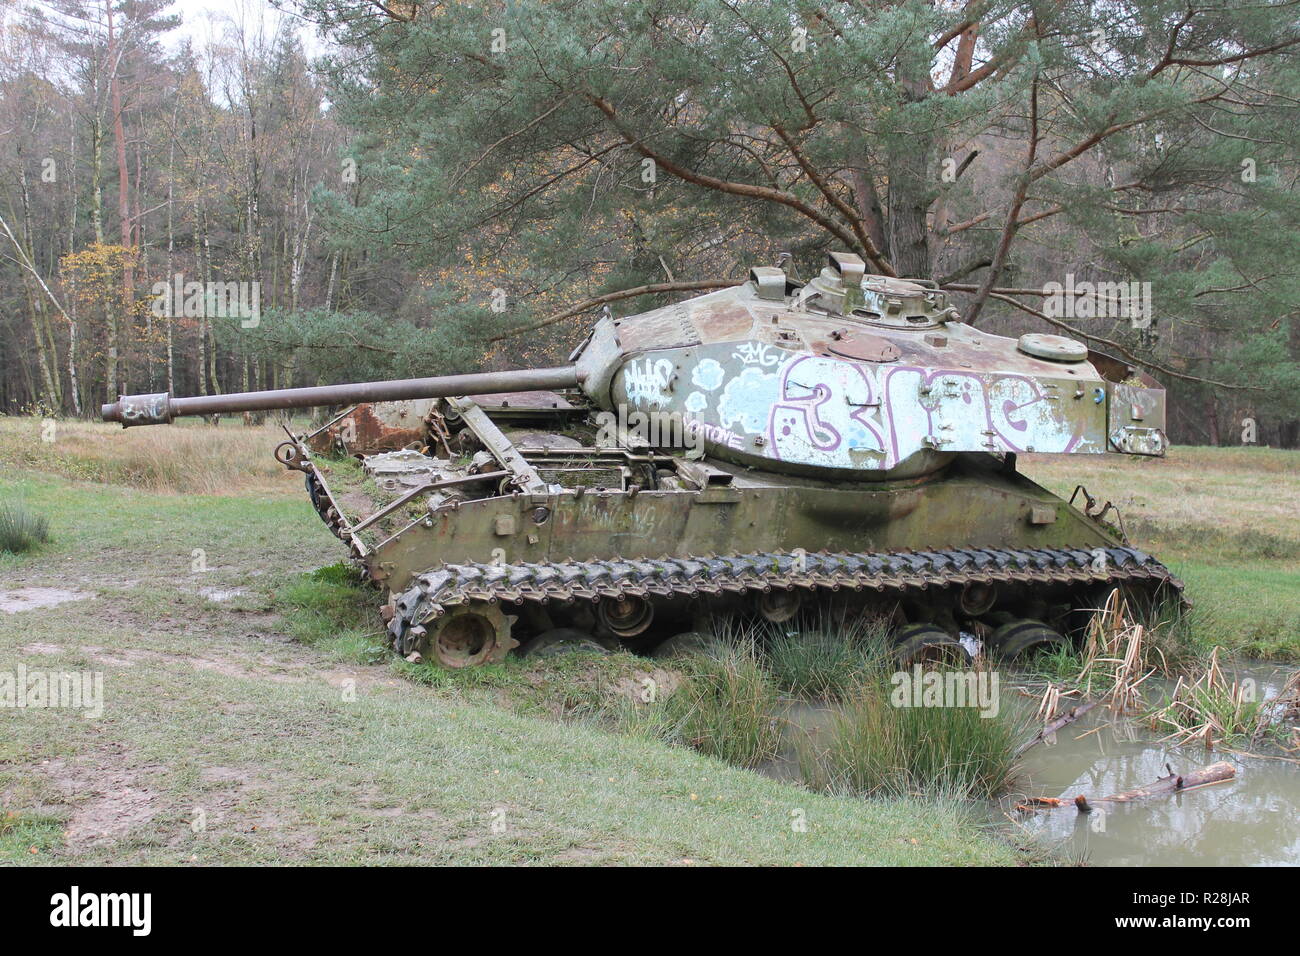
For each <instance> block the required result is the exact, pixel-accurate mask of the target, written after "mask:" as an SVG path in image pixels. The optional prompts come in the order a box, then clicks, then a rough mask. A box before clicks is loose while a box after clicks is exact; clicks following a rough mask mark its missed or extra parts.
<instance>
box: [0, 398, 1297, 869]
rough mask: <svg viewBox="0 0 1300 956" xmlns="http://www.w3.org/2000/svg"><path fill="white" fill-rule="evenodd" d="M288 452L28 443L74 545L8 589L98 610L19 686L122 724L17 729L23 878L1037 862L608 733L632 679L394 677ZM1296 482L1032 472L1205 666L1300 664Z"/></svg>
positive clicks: (170, 443) (136, 443)
mask: <svg viewBox="0 0 1300 956" xmlns="http://www.w3.org/2000/svg"><path fill="white" fill-rule="evenodd" d="M280 435H281V433H280V432H279V430H278V429H277V428H275V427H272V426H265V427H261V428H254V429H245V428H242V427H239V426H237V425H233V424H227V425H224V426H223V427H221V428H217V429H213V428H210V427H207V426H200V425H191V424H187V425H184V426H176V427H173V428H171V429H136V430H132V431H129V432H125V433H123V432H121V431H120V430H119V429H117V428H116V427H109V426H99V425H90V424H65V423H58V424H57V425H56V430H55V433H54V436H53V438H54V440H53V441H43V440H42V434H41V423H40V422H38V421H33V420H30V419H3V418H0V503H17V504H20V505H21V506H22V507H24V508H26V509H28V510H30V511H32V512H35V513H38V514H41V515H45V516H47V517H48V518H49V521H50V534H51V541H50V543H48V544H46V545H43V546H41V547H39V548H38V549H37V550H36V551H34V552H30V553H27V554H24V555H21V556H14V555H9V554H3V553H0V592H11V591H13V590H15V589H19V588H54V589H65V590H68V591H71V592H75V593H74V594H73V595H72V596H73V597H76V598H78V599H77V600H70V601H67V602H65V603H60V604H58V605H57V606H51V607H47V608H43V609H36V610H26V611H21V612H19V613H12V614H11V613H3V612H0V672H4V671H8V670H13V669H14V668H16V667H17V665H19V664H22V665H23V666H25V667H26V668H27V669H28V670H29V671H36V670H44V671H68V670H78V671H79V670H89V671H96V672H101V673H102V674H103V677H104V697H105V703H104V713H103V716H102V717H100V718H98V719H87V718H85V717H83V716H81V715H80V714H79V713H77V712H74V711H71V710H67V709H43V710H42V709H25V710H21V711H9V712H5V713H3V714H0V860H7V861H11V862H27V863H51V862H79V863H119V862H132V863H175V864H185V863H196V864H209V863H275V862H284V863H304V862H311V863H345V862H383V863H435V862H445V863H488V862H522V863H665V864H673V863H678V864H684V863H687V862H688V861H689V862H690V863H701V864H708V863H736V864H739V863H754V864H793V863H806V864H816V863H864V864H929V865H962V864H1013V863H1016V862H1023V861H1024V860H1026V859H1027V858H1028V857H1029V856H1031V855H1030V854H1026V853H1024V852H1021V851H1019V850H1017V849H1016V847H1015V846H1014V845H1013V844H1012V843H1011V842H1009V841H1008V840H1007V839H1005V838H1004V836H1003V835H1000V834H997V833H994V832H991V831H990V830H988V829H987V828H984V827H979V826H977V825H976V824H975V823H974V822H973V818H972V817H971V816H969V815H968V813H967V812H966V811H964V810H963V809H961V807H960V806H959V805H957V804H952V803H942V804H936V803H933V802H929V801H922V800H917V799H902V800H898V799H893V800H883V799H871V800H865V801H864V800H859V799H853V798H844V797H833V796H825V795H819V794H813V793H811V792H809V791H808V790H806V789H802V788H800V787H796V786H794V785H790V784H786V783H780V782H777V781H774V780H771V779H769V778H767V777H764V776H762V775H760V774H757V773H754V772H750V771H744V770H739V769H736V768H734V767H731V766H729V765H727V764H725V763H723V762H721V761H719V760H715V759H711V758H709V757H705V756H702V755H700V754H697V753H693V752H691V751H689V750H686V749H684V748H678V747H670V746H667V745H665V744H662V743H660V742H657V741H655V740H653V739H644V738H642V737H629V736H626V735H619V734H615V733H612V732H610V731H608V730H605V729H602V727H601V726H600V725H599V724H598V723H597V722H595V721H591V720H585V719H583V717H584V708H587V707H589V706H591V705H592V704H593V701H594V700H595V699H596V698H598V697H599V696H600V695H602V694H607V693H609V692H610V688H611V687H616V685H617V684H618V682H619V680H620V679H622V678H624V677H626V676H627V674H629V673H632V672H633V670H632V669H633V668H635V667H636V666H638V665H637V663H636V662H635V661H634V660H632V659H630V658H625V657H623V656H618V657H615V658H610V659H608V660H606V661H604V662H602V663H600V664H599V665H594V664H593V665H591V666H590V667H587V668H585V669H580V672H566V671H565V668H566V667H570V668H571V667H573V665H568V664H565V663H563V662H560V663H558V664H553V665H550V668H551V669H549V670H548V669H546V668H542V669H540V670H538V669H535V668H530V667H504V668H499V669H491V671H490V672H488V673H484V674H482V676H481V677H460V676H458V677H457V679H454V680H451V679H443V678H440V677H439V676H438V674H436V673H433V672H429V671H427V670H426V671H422V672H420V673H414V672H413V668H412V667H411V665H408V664H406V663H405V662H400V661H394V660H392V659H391V658H390V657H389V656H388V655H387V654H386V652H384V651H383V649H382V647H381V644H380V638H379V635H378V633H377V628H378V623H377V620H376V619H373V618H369V617H368V616H367V615H366V614H365V613H364V612H363V610H361V609H360V608H359V607H358V606H357V602H356V601H355V600H353V599H352V598H348V597H347V596H346V595H344V596H343V597H342V598H340V594H341V593H342V592H341V591H340V589H339V588H337V587H334V586H331V585H330V584H329V582H328V581H322V580H319V579H318V578H316V577H313V576H311V575H307V574H305V572H308V571H310V570H311V569H314V568H319V567H322V566H325V565H331V564H333V563H335V562H336V561H338V560H339V558H340V557H341V553H340V548H339V546H338V543H337V541H335V539H334V538H333V537H332V536H331V535H329V533H328V532H327V531H326V530H325V528H324V527H323V526H322V525H321V524H320V522H319V521H318V520H317V519H316V517H315V515H314V513H313V512H312V510H311V508H310V506H309V505H308V503H307V501H306V498H305V495H303V494H302V491H301V483H300V481H299V480H298V479H297V476H295V475H293V474H291V473H289V474H286V473H285V472H284V471H283V469H281V468H280V466H278V465H276V464H275V463H274V462H273V461H272V460H271V457H270V451H271V449H272V448H273V447H274V445H275V444H276V442H277V441H278V440H279V437H280ZM1298 465H1300V455H1297V454H1296V453H1294V452H1272V451H1267V450H1255V449H1252V450H1245V451H1241V450H1216V449H1185V448H1175V449H1174V450H1173V452H1172V454H1171V456H1170V458H1169V459H1168V460H1165V461H1155V462H1150V461H1141V460H1127V459H1118V458H1106V459H1099V460H1094V461H1089V460H1087V459H1082V458H1075V459H1070V460H1069V461H1065V460H1053V459H1048V458H1042V457H1038V458H1034V457H1032V456H1030V457H1029V458H1027V459H1026V460H1025V461H1024V463H1023V468H1024V470H1025V471H1026V472H1028V473H1029V474H1030V475H1031V476H1032V477H1034V478H1036V479H1037V480H1039V481H1042V482H1044V483H1046V484H1047V485H1048V486H1049V487H1051V488H1053V490H1055V491H1058V492H1064V493H1065V494H1067V495H1068V494H1069V492H1070V491H1071V490H1072V488H1073V486H1074V484H1075V483H1078V482H1080V481H1082V482H1083V483H1084V484H1086V485H1087V486H1088V488H1089V490H1091V491H1092V492H1093V493H1094V494H1096V495H1098V496H1100V497H1103V498H1104V497H1110V498H1112V499H1113V500H1115V501H1116V503H1117V504H1119V505H1120V506H1121V508H1122V509H1123V511H1124V514H1125V519H1126V520H1127V521H1128V522H1129V524H1130V529H1131V530H1132V531H1133V532H1134V537H1135V539H1136V543H1138V544H1139V545H1140V546H1143V547H1147V548H1149V549H1150V550H1152V551H1154V552H1156V553H1158V554H1160V555H1161V556H1162V557H1165V558H1166V559H1167V560H1169V562H1170V563H1171V564H1172V565H1173V566H1174V567H1175V569H1176V570H1177V571H1178V572H1179V573H1180V574H1181V575H1183V576H1184V577H1185V578H1186V580H1187V582H1188V587H1189V590H1190V593H1191V595H1192V597H1193V600H1195V601H1196V602H1197V603H1198V606H1199V607H1200V608H1202V609H1203V610H1204V614H1205V617H1204V618H1202V619H1201V621H1200V623H1199V625H1198V630H1197V632H1196V633H1197V639H1198V640H1201V641H1211V640H1214V641H1218V642H1219V643H1222V644H1224V645H1226V646H1230V647H1232V648H1234V649H1236V650H1238V651H1243V652H1248V653H1269V654H1272V655H1274V656H1277V657H1285V658H1289V659H1297V658H1300V643H1298V641H1300V638H1298V637H1297V631H1298V630H1300V628H1298V627H1297V621H1300V584H1298V578H1297V571H1298V570H1300V562H1298V560H1297V550H1298V549H1300V529H1297V527H1296V522H1295V520H1294V515H1295V512H1296V505H1297V503H1300V468H1298V467H1297V466H1298ZM331 601H335V602H341V603H339V606H330V605H329V602H331ZM323 603H324V604H325V605H326V606H325V607H324V609H322V604H323ZM372 622H373V623H372ZM372 628H373V629H372ZM413 676H414V677H417V678H419V679H418V680H412V679H410V678H411V677H413ZM795 819H801V820H803V819H806V820H807V824H808V825H807V827H806V829H802V828H798V827H794V826H792V821H793V820H795Z"/></svg>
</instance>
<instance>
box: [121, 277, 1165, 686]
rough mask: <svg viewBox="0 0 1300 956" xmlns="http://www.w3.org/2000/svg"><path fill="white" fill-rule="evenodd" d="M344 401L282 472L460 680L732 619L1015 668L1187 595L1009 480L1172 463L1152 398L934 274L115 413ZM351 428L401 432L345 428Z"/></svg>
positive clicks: (1101, 519)
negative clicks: (435, 374) (972, 322)
mask: <svg viewBox="0 0 1300 956" xmlns="http://www.w3.org/2000/svg"><path fill="white" fill-rule="evenodd" d="M350 402H360V403H362V404H361V405H360V406H358V407H357V408H353V409H349V410H348V411H347V412H344V413H343V414H341V415H339V416H336V417H335V418H334V419H333V420H332V421H330V422H328V423H327V424H326V425H325V426H324V427H323V428H322V429H318V430H317V431H316V432H315V433H312V434H305V435H293V434H290V435H289V436H288V440H287V441H286V442H284V443H283V444H281V446H280V447H279V448H278V449H277V450H276V455H277V457H278V458H279V459H280V461H281V462H282V463H283V464H285V465H286V466H288V467H290V468H296V469H298V470H300V471H302V472H303V473H304V475H305V481H306V484H307V488H308V492H309V495H310V498H311V501H312V503H313V505H314V507H315V508H316V510H317V512H318V513H319V514H320V516H321V518H322V519H323V520H324V521H325V522H326V524H327V525H328V526H329V527H330V529H331V530H332V531H333V532H334V533H335V534H336V535H337V536H338V537H339V538H340V539H342V540H343V541H344V542H345V543H346V544H347V546H348V549H349V551H350V554H351V556H352V558H353V559H354V560H355V561H356V562H357V563H358V564H359V565H360V566H361V567H362V568H363V569H364V570H365V573H366V575H367V577H368V578H369V579H370V580H371V581H372V582H374V583H375V584H376V585H377V586H378V587H379V588H381V589H382V591H383V592H384V594H385V598H386V599H385V601H384V604H383V616H384V620H385V624H386V627H387V631H388V634H389V637H390V640H391V643H392V646H393V648H394V650H395V651H396V652H397V653H400V654H402V655H403V656H408V657H410V656H412V655H420V656H421V657H424V658H429V659H434V660H437V661H438V662H440V663H442V664H444V665H446V666H451V667H462V666H471V665H475V664H480V663H485V662H489V661H496V660H500V659H501V658H502V657H503V656H504V655H505V654H507V653H508V652H510V651H511V650H513V649H515V648H522V649H523V651H524V652H526V653H527V652H532V651H538V650H539V649H550V648H554V647H555V646H557V645H563V644H564V643H566V642H568V643H574V644H575V645H576V646H586V647H591V646H603V647H609V648H613V647H626V648H629V649H631V650H634V651H638V652H644V651H650V650H653V649H654V648H655V647H656V646H657V645H660V644H661V643H662V642H664V641H665V640H667V639H669V638H672V637H674V636H675V635H679V634H682V633H687V632H692V631H698V630H699V629H700V628H701V627H703V626H705V624H706V622H707V619H708V618H710V617H712V616H714V615H717V614H752V615H758V616H761V617H763V618H765V619H767V620H768V621H772V622H777V623H780V622H783V621H787V620H790V619H791V618H793V617H794V616H795V615H798V614H802V613H809V612H822V611H824V610H825V609H826V608H828V607H830V606H834V607H835V608H836V609H838V611H839V612H840V613H850V614H871V615H875V616H879V617H882V618H885V619H888V620H890V621H892V622H894V624H895V625H896V633H897V636H898V640H899V642H900V653H902V654H903V655H904V656H908V655H912V654H916V653H922V652H929V651H931V650H934V649H939V650H942V651H944V652H947V651H958V652H962V653H969V652H971V651H972V650H973V649H975V648H978V647H979V646H980V645H981V644H982V645H984V646H985V647H987V648H989V649H990V650H994V651H1002V652H1005V653H1007V654H1013V653H1018V652H1022V651H1026V650H1029V649H1032V648H1034V647H1041V646H1045V645H1051V644H1056V643H1060V642H1062V641H1065V640H1068V639H1069V637H1070V634H1071V633H1072V632H1073V631H1074V630H1075V629H1076V628H1077V627H1078V625H1079V622H1080V621H1081V619H1082V615H1084V614H1085V613H1086V611H1087V609H1088V608H1091V607H1096V606H1099V604H1100V601H1101V599H1102V597H1103V596H1104V594H1105V593H1107V592H1108V591H1109V590H1110V589H1111V588H1114V587H1122V588H1124V589H1126V590H1128V591H1130V592H1131V593H1134V594H1135V595H1136V594H1140V595H1143V596H1148V597H1150V598H1152V599H1153V600H1154V599H1159V598H1160V597H1162V596H1176V595H1177V594H1178V592H1179V590H1180V589H1181V585H1180V584H1179V582H1178V581H1177V580H1176V579H1175V578H1173V577H1172V575H1170V573H1169V572H1168V570H1167V569H1165V568H1164V566H1163V565H1161V564H1160V563H1159V562H1158V561H1157V560H1155V559H1154V558H1152V557H1151V556H1149V555H1147V554H1144V553H1143V552H1141V551H1139V550H1137V549H1134V548H1132V547H1129V546H1128V544H1127V543H1126V541H1125V540H1124V535H1123V531H1122V528H1121V527H1120V526H1118V525H1117V524H1115V520H1116V518H1115V516H1114V514H1113V512H1112V509H1110V507H1109V506H1108V505H1103V506H1098V504H1097V502H1095V501H1093V500H1092V499H1091V497H1089V496H1088V495H1087V493H1086V492H1084V491H1082V489H1078V490H1077V491H1076V501H1071V502H1067V501H1065V500H1062V499H1061V498H1058V497H1056V496H1055V495H1053V494H1051V493H1050V492H1048V491H1046V490H1045V489H1043V488H1041V487H1039V486H1038V485H1036V484H1034V483H1033V482H1031V481H1030V480H1029V479H1027V478H1026V477H1024V476H1023V475H1021V474H1019V473H1018V472H1017V471H1016V467H1015V462H1016V455H1017V454H1019V453H1021V452H1040V453H1052V454H1103V453H1108V452H1109V453H1120V454H1142V455H1160V454H1163V453H1164V449H1165V438H1164V433H1163V426H1164V392H1163V390H1162V389H1161V388H1160V387H1159V385H1158V384H1157V383H1156V382H1154V381H1153V380H1151V379H1150V378H1149V377H1147V376H1145V375H1143V374H1141V373H1139V372H1138V371H1137V370H1134V369H1130V368H1127V367H1125V366H1122V365H1119V364H1118V363H1115V362H1114V361H1113V360H1109V359H1105V358H1104V357H1098V356H1095V355H1091V354H1090V353H1089V352H1088V350H1087V349H1086V348H1085V347H1083V346H1082V345H1080V344H1079V343H1077V342H1073V341H1071V340H1068V339H1063V338H1060V337H1057V336H1041V335H1038V336H1034V335H1030V336H1022V337H1021V338H1020V339H1019V340H1015V339H1009V338H1004V337H1000V336H995V335H990V334H987V333H984V332H982V331H980V330H977V329H974V328H972V327H970V326H967V325H964V324H963V323H961V322H960V321H959V316H958V314H957V313H956V310H955V309H952V308H951V307H950V306H949V305H948V303H947V300H946V297H945V296H944V294H943V293H942V292H941V291H939V290H938V289H936V288H934V287H933V285H931V284H927V283H921V282H910V281H905V280H897V279H886V278H884V277H879V276H868V275H866V274H865V272H864V269H863V267H862V263H861V260H859V259H857V257H855V256H851V255H844V254H833V255H832V256H831V257H830V261H829V263H828V265H827V267H826V269H824V270H823V272H822V273H821V275H819V276H818V277H817V278H815V279H814V280H813V281H811V282H809V283H806V284H801V283H797V282H793V281H791V280H790V279H789V278H788V277H787V276H785V275H784V273H782V272H781V271H780V270H778V269H770V268H759V269H755V270H753V271H752V272H751V275H750V278H749V280H748V281H747V282H745V283H743V284H741V285H739V286H737V287H734V288H731V289H725V290H721V291H720V292H716V293H710V294H709V295H704V296H700V297H698V298H695V299H691V300H689V301H687V302H684V303H681V304H679V305H676V306H671V307H669V308H666V309H660V310H656V311H653V312H648V313H644V314H642V315H638V316H629V317H626V318H621V319H612V318H607V319H604V320H602V321H601V322H600V323H598V324H597V326H596V327H595V328H594V330H593V332H592V334H591V335H590V336H589V337H588V339H587V340H586V342H585V343H584V344H583V345H582V346H581V347H580V348H579V349H578V350H577V352H575V355H574V360H573V364H572V365H569V366H564V367H561V368H555V369H534V370H525V371H520V372H505V373H481V374H477V375H461V376H448V377H444V378H434V379H414V380H404V381H400V382H391V383H363V384H360V385H340V386H327V387H324V388H318V389H290V390H282V391H278V392H264V393H250V394H248V395H243V396H241V395H233V396H232V395H224V396H210V397H204V398H199V399H172V398H171V397H170V396H167V395H154V396H136V397H124V398H122V399H121V400H120V401H119V402H118V403H117V404H115V405H111V406H106V407H105V409H104V415H105V418H107V419H109V420H115V421H121V422H122V423H123V424H124V425H135V424H155V423H165V422H169V421H171V420H172V419H173V418H175V417H177V416H178V415H184V414H211V413H213V412H218V411H227V410H228V411H242V410H246V409H250V408H294V407H309V406H315V405H324V404H330V403H350ZM385 402H402V403H407V404H406V405H405V407H406V408H407V409H408V413H407V414H406V415H405V416H398V418H397V419H395V418H394V413H393V408H398V407H402V406H381V405H375V404H373V403H385ZM412 407H418V409H419V414H418V416H414V417H418V419H419V421H418V424H416V423H415V422H413V421H412V417H413V416H412V415H411V413H410V412H409V409H411V408H412ZM360 421H368V422H379V423H381V425H384V426H385V427H383V428H379V429H377V430H375V431H374V433H373V434H371V433H366V432H361V433H358V431H357V430H356V429H355V428H354V429H353V430H352V432H351V434H350V435H349V433H348V429H347V423H348V422H354V423H355V422H360ZM394 422H397V423H398V424H400V426H401V427H400V428H399V427H396V426H395V425H394V424H393V423H394ZM376 436H377V437H376ZM349 438H350V439H351V441H350V443H349V441H348V440H347V439H349ZM407 439H410V440H407ZM321 449H326V450H327V451H328V452H330V453H333V454H334V455H335V457H330V455H329V454H322V451H321ZM340 451H342V452H346V453H350V454H352V455H354V456H355V457H338V456H337V455H338V453H339V452H340ZM1080 492H1082V494H1081V496H1080ZM1076 505H1077V507H1076ZM1107 519H1109V520H1107Z"/></svg>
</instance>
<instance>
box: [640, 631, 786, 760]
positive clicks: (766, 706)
mask: <svg viewBox="0 0 1300 956" xmlns="http://www.w3.org/2000/svg"><path fill="white" fill-rule="evenodd" d="M678 666H679V667H681V668H682V670H683V681H682V684H681V686H680V687H678V688H677V689H676V690H674V691H673V692H672V693H671V694H668V695H666V696H664V697H663V698H662V699H657V700H655V701H654V702H641V701H635V700H634V701H633V703H632V704H631V705H630V706H629V707H627V708H626V709H625V710H624V711H623V714H622V720H621V721H620V729H621V730H623V731H624V732H626V733H631V734H635V735H640V736H647V737H657V738H658V739H661V740H665V741H668V742H670V743H674V744H680V745H684V746H688V747H691V748H694V749H695V750H698V751H699V752H700V753H703V754H708V755H709V756H712V757H717V758H718V759H720V760H724V761H726V762H727V763H729V764H733V765H734V766H737V767H757V766H759V765H761V764H763V763H766V762H768V761H770V760H772V759H773V758H775V757H776V754H777V751H778V750H779V748H780V745H781V722H780V718H779V713H780V710H781V701H780V696H779V693H778V691H777V688H776V685H775V683H774V682H773V680H772V678H771V675H770V674H769V673H768V672H767V670H766V669H765V667H764V666H763V661H762V660H761V659H760V657H759V653H758V651H757V649H756V648H755V647H754V645H753V644H752V643H747V642H732V643H722V642H719V643H717V644H716V645H714V646H713V647H712V648H710V650H709V651H708V652H706V653H701V654H694V655H690V656H688V657H685V658H683V659H682V660H681V661H679V662H678Z"/></svg>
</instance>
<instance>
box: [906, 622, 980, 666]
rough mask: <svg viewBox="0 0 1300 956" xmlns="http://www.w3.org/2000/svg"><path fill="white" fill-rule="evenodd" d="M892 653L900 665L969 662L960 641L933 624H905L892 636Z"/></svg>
mask: <svg viewBox="0 0 1300 956" xmlns="http://www.w3.org/2000/svg"><path fill="white" fill-rule="evenodd" d="M894 643H895V646H894V653H895V655H897V657H898V661H899V663H900V664H904V665H909V664H941V663H961V664H965V663H967V662H969V661H970V653H969V652H968V651H967V650H966V648H965V647H963V646H962V643H961V641H959V640H957V638H955V637H953V636H952V635H951V634H949V633H948V632H947V631H945V630H943V628H939V627H935V626H934V625H933V624H924V623H921V624H907V625H905V626H903V627H901V628H899V629H898V633H897V634H896V635H895V636H894Z"/></svg>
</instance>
